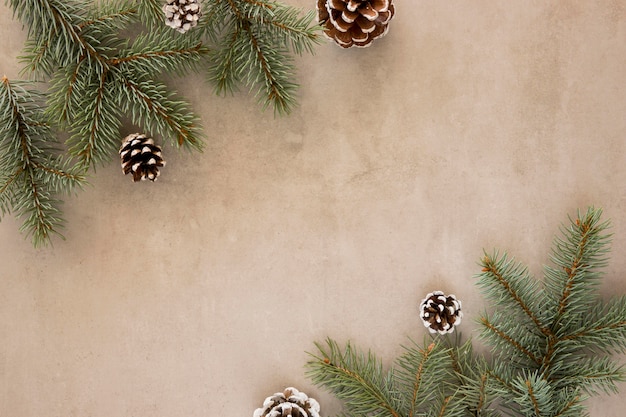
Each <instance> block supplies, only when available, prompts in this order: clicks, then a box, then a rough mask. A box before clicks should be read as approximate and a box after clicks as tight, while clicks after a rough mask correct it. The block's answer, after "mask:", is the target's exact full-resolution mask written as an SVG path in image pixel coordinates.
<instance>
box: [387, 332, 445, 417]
mask: <svg viewBox="0 0 626 417" xmlns="http://www.w3.org/2000/svg"><path fill="white" fill-rule="evenodd" d="M403 350H404V353H403V354H402V355H401V356H400V358H398V360H397V361H396V365H397V366H396V372H395V381H396V386H397V387H398V388H397V390H398V393H399V394H400V395H401V397H402V398H403V399H405V402H406V404H404V406H403V411H404V412H403V414H404V415H406V416H407V417H413V416H416V415H422V414H423V413H424V411H425V409H427V408H429V407H430V406H431V405H432V404H433V403H434V402H436V398H437V397H440V399H442V404H447V403H448V401H444V400H443V399H444V398H445V397H449V396H450V395H451V394H452V393H453V391H449V390H445V389H444V388H442V385H443V384H444V383H445V382H446V381H447V382H450V381H451V380H452V379H453V378H454V373H453V361H452V360H451V356H450V352H449V349H446V348H444V347H443V345H442V344H440V343H437V342H435V341H433V342H431V343H430V344H428V345H427V346H425V347H423V348H422V347H420V346H418V345H417V344H415V343H414V342H412V344H411V345H410V346H403Z"/></svg>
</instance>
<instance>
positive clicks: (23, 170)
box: [0, 77, 85, 247]
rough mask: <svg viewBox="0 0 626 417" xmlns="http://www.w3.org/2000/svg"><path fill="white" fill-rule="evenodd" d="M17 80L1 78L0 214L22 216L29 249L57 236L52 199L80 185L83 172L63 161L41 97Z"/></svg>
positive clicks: (58, 219) (57, 222)
mask: <svg viewBox="0 0 626 417" xmlns="http://www.w3.org/2000/svg"><path fill="white" fill-rule="evenodd" d="M27 87H28V86H27V85H25V84H23V83H20V82H10V81H9V80H8V79H7V78H6V77H2V79H1V80H0V211H1V212H2V215H4V214H6V213H9V212H14V213H16V215H17V217H24V218H25V220H24V222H23V224H22V227H21V230H22V231H24V232H26V234H27V236H28V235H29V236H31V238H32V242H33V245H34V246H35V247H39V246H42V245H47V244H49V243H50V238H51V235H53V234H57V235H60V232H59V229H60V228H61V227H62V226H63V223H64V220H63V218H62V217H61V210H60V207H59V206H60V204H61V201H60V200H58V199H57V198H56V197H55V195H56V194H57V193H60V192H66V193H67V192H69V191H71V190H72V189H74V188H75V187H76V186H80V185H81V184H82V183H83V182H84V179H85V178H84V173H83V172H82V170H80V169H79V168H78V167H76V166H72V165H71V162H70V161H69V160H66V159H63V158H62V157H61V156H60V155H59V154H60V148H59V144H58V143H57V141H56V137H55V135H54V132H53V131H52V129H51V127H50V124H49V121H48V120H47V119H46V118H45V117H44V115H43V113H42V111H41V109H42V107H41V106H42V103H43V102H44V97H43V95H42V94H41V93H39V92H38V91H36V90H32V89H28V88H27Z"/></svg>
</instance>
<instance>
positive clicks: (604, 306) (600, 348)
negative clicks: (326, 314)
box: [561, 296, 626, 354]
mask: <svg viewBox="0 0 626 417" xmlns="http://www.w3.org/2000/svg"><path fill="white" fill-rule="evenodd" d="M561 340H564V341H567V340H571V341H574V342H576V343H577V344H579V345H583V346H588V349H589V350H590V351H592V352H597V353H608V354H611V353H623V352H624V351H625V350H626V296H620V297H614V298H612V299H610V300H609V301H608V302H606V303H604V302H602V301H601V300H596V302H595V303H594V307H593V308H592V309H591V311H589V313H588V314H587V315H586V316H585V318H584V320H582V322H581V323H580V327H579V328H578V329H576V331H574V332H572V333H563V335H562V337H561Z"/></svg>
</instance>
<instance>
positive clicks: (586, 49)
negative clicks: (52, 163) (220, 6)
mask: <svg viewBox="0 0 626 417" xmlns="http://www.w3.org/2000/svg"><path fill="white" fill-rule="evenodd" d="M288 3H290V4H292V5H295V6H298V7H301V8H303V9H313V8H314V7H315V0H307V1H304V0H289V1H288ZM396 5H397V16H396V17H395V18H394V20H393V21H392V23H391V30H390V32H389V34H388V36H387V37H385V38H384V39H381V40H379V41H376V42H375V44H374V46H372V47H371V48H368V49H359V50H356V49H355V50H343V49H340V48H339V47H336V46H335V45H333V44H331V43H325V44H323V45H321V46H319V47H318V48H317V49H316V54H315V56H304V57H302V58H299V59H298V60H297V64H298V67H299V73H298V80H299V82H300V83H301V89H300V90H299V103H300V105H299V107H298V108H297V109H296V110H295V111H294V112H293V114H292V115H290V116H289V117H281V118H274V117H273V115H272V112H271V111H267V112H262V111H261V110H260V108H259V106H258V105H257V104H256V103H255V100H254V98H252V97H251V96H249V95H247V94H246V93H245V92H243V93H241V94H236V95H234V96H232V97H226V98H223V97H216V96H214V95H212V90H211V88H210V87H209V86H207V85H206V84H203V81H202V77H201V76H197V77H190V78H188V79H185V80H175V81H174V82H175V84H176V87H177V88H179V91H180V92H181V94H182V95H183V96H184V97H186V98H187V99H188V100H189V101H190V102H192V103H193V107H194V109H195V111H196V112H197V113H198V114H199V115H201V117H202V122H203V125H204V127H205V130H206V133H207V136H208V140H207V146H206V150H205V151H204V152H203V153H195V154H190V153H185V152H178V151H177V150H175V149H172V148H169V147H166V149H165V157H166V159H167V161H168V165H167V166H166V167H165V168H164V169H163V171H162V175H161V177H160V178H159V181H158V182H156V183H154V184H152V183H139V184H133V183H132V182H131V181H130V179H129V177H124V176H123V175H122V173H121V170H120V168H119V165H118V163H116V162H113V163H111V164H109V165H106V166H103V167H99V168H98V170H97V172H95V173H93V174H92V176H91V177H90V179H89V181H90V184H91V185H90V186H88V187H87V188H86V189H85V191H83V192H79V193H78V194H77V195H76V196H74V197H70V198H67V199H66V202H65V205H64V213H65V217H66V219H67V227H66V229H65V230H64V234H65V236H66V238H67V239H66V240H60V239H57V240H55V241H54V246H53V247H52V248H47V249H41V250H35V249H33V248H32V247H31V244H30V241H29V240H27V239H25V237H24V236H23V235H22V234H20V232H19V230H18V229H19V226H20V224H21V221H20V220H19V219H15V218H14V217H12V216H11V215H8V216H5V217H4V218H3V219H2V222H1V223H0V248H1V252H0V341H1V343H0V415H1V416H7V417H39V416H44V415H45V416H50V417H57V416H58V417H61V416H62V417H70V416H77V417H78V416H80V417H84V416H93V417H111V416H142V417H149V416H167V417H179V416H180V417H183V416H184V417H192V416H198V417H199V416H230V417H234V416H251V415H252V412H253V410H254V409H255V408H257V407H259V406H261V404H262V402H263V399H264V398H265V397H266V396H268V395H270V394H272V393H274V392H276V391H280V390H282V389H283V388H285V387H287V386H291V385H293V386H296V387H298V388H299V389H301V390H303V391H305V392H307V393H308V394H309V395H311V396H313V397H315V398H317V399H318V400H319V401H320V402H321V403H322V407H323V411H324V414H325V415H333V414H335V413H336V412H338V410H339V406H338V403H337V402H336V401H335V400H333V399H332V397H331V396H330V395H328V394H327V393H326V392H324V391H323V390H321V389H319V388H317V387H315V386H313V385H312V384H311V382H310V381H309V380H308V379H307V378H306V377H305V375H304V369H303V365H304V363H305V362H306V360H307V354H306V352H307V351H313V349H314V345H313V342H314V341H322V340H323V339H324V338H326V337H327V336H331V337H333V338H336V339H337V340H339V341H345V340H352V341H353V343H355V344H356V345H358V346H360V347H362V348H364V349H368V348H371V349H372V350H374V351H375V352H377V353H378V354H379V355H380V356H381V357H383V358H384V359H385V362H386V363H387V364H389V363H391V361H392V360H393V358H394V357H395V356H396V355H397V354H398V353H399V352H400V348H399V346H400V344H402V343H404V342H406V340H407V337H412V338H415V339H417V340H420V339H421V338H422V337H423V336H424V335H425V330H424V328H423V326H422V325H421V323H420V320H419V317H418V316H417V304H418V303H419V301H420V299H421V298H422V297H423V296H424V295H425V294H426V293H428V292H430V291H432V290H436V289H441V290H443V291H445V292H447V293H455V294H456V295H457V296H458V297H459V298H460V299H462V300H463V302H464V304H463V306H464V311H465V314H466V318H467V320H466V321H465V323H464V324H463V326H462V331H463V333H464V334H465V335H472V336H476V326H475V325H474V324H473V322H472V321H473V319H474V318H477V316H478V314H479V313H480V312H481V311H482V310H483V309H485V308H486V307H487V306H486V303H485V301H484V299H483V297H482V295H481V294H480V293H479V291H478V289H477V288H476V286H475V279H474V275H475V274H477V273H478V272H479V268H478V266H477V262H478V259H479V258H480V256H481V255H482V253H483V249H486V250H488V251H490V250H492V249H495V248H497V249H500V250H506V251H508V252H509V253H510V254H512V255H514V256H515V257H516V258H517V259H518V260H519V261H521V262H524V263H526V264H527V265H529V267H530V270H531V271H532V272H533V273H535V274H536V275H537V276H540V275H541V270H542V265H544V264H546V263H547V262H548V251H549V248H550V245H551V241H552V238H553V237H554V235H555V234H556V233H557V231H558V226H559V224H560V223H562V222H566V221H567V216H574V215H575V214H576V211H577V210H578V209H581V210H586V208H587V207H588V206H596V207H602V208H603V209H604V217H605V218H606V219H611V221H612V224H613V233H614V238H613V251H612V259H611V263H610V265H609V267H608V268H607V270H606V278H605V281H604V284H603V286H602V288H601V290H602V292H603V294H604V295H607V296H608V295H609V294H618V293H624V292H625V291H626V281H625V280H624V272H625V271H626V256H625V255H626V211H625V207H626V193H625V191H626V190H625V187H626V152H625V151H626V142H625V135H626V117H625V116H626V90H625V85H626V10H625V8H626V3H625V2H624V1H622V0H613V1H611V0H606V1H589V0H571V1H557V0H554V1H517V2H502V1H488V0H476V1H471V2H470V1H453V0H451V1H431V0H426V1H408V0H396ZM0 36H1V37H0V39H1V40H2V42H0V62H1V65H2V68H1V70H0V71H1V72H3V73H4V74H6V75H7V76H8V77H9V78H10V79H16V78H18V77H19V75H18V73H19V69H20V68H21V66H20V64H19V62H18V60H17V58H16V57H17V56H18V55H19V54H20V49H21V47H22V44H23V42H24V39H25V33H24V32H23V31H22V29H21V24H20V23H18V22H17V21H14V20H12V12H11V11H10V9H9V7H7V6H6V5H4V4H3V5H0ZM124 129H125V130H124V133H130V132H132V131H134V130H135V129H136V128H135V127H133V126H126V127H125V128H124ZM621 388H622V390H623V392H626V384H625V385H622V386H621ZM625 408H626V396H624V395H614V396H610V397H599V398H595V399H593V400H591V401H589V409H590V413H591V416H593V417H610V416H615V417H617V416H622V415H623V410H624V409H625Z"/></svg>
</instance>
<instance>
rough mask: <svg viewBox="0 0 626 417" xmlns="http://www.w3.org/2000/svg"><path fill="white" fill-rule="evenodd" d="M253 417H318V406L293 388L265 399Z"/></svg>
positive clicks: (311, 399)
mask: <svg viewBox="0 0 626 417" xmlns="http://www.w3.org/2000/svg"><path fill="white" fill-rule="evenodd" d="M253 417H320V405H319V403H318V402H317V401H316V400H314V399H313V398H309V397H308V396H307V395H306V394H305V393H303V392H300V391H298V390H297V389H295V388H292V387H290V388H286V389H285V391H284V392H277V393H276V394H274V395H272V396H271V397H267V398H266V399H265V401H264V402H263V407H262V408H257V409H256V410H255V411H254V414H253Z"/></svg>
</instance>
